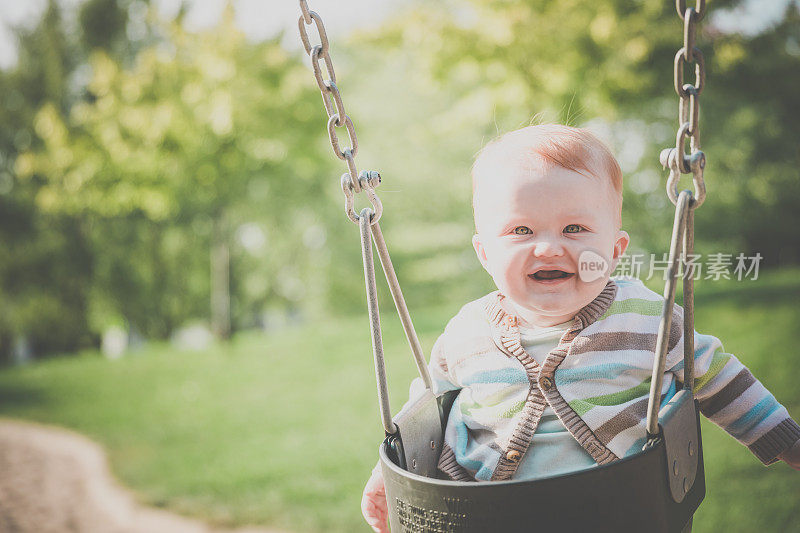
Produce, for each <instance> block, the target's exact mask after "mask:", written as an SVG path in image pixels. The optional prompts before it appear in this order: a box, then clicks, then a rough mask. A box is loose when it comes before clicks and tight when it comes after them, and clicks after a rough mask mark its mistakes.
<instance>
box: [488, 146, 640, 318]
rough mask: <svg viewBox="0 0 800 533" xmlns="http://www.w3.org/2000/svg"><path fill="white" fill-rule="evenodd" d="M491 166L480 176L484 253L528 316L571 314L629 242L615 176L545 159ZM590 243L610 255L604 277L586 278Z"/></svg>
mask: <svg viewBox="0 0 800 533" xmlns="http://www.w3.org/2000/svg"><path fill="white" fill-rule="evenodd" d="M484 172H486V170H484ZM491 172H496V173H497V174H496V176H476V178H477V179H476V189H475V224H476V227H477V231H478V233H477V234H476V235H475V236H474V237H473V245H474V247H475V251H476V253H477V254H478V259H479V260H480V262H481V264H482V265H483V267H484V268H485V269H486V271H487V272H488V273H489V274H490V275H491V276H492V279H494V282H495V284H496V285H497V288H498V289H500V292H501V293H502V294H504V295H505V296H506V298H507V299H508V303H509V304H510V306H511V307H512V309H509V310H510V311H512V312H513V313H514V314H516V315H518V316H519V317H520V318H521V319H523V321H525V322H528V323H529V324H531V325H537V326H549V325H553V324H559V323H561V322H565V321H567V320H569V319H570V318H572V317H573V316H575V314H576V313H577V312H578V311H579V310H580V309H581V308H583V307H584V306H586V305H587V304H588V303H589V302H591V301H592V300H594V299H595V298H596V297H597V295H598V294H600V292H601V291H602V290H603V288H604V287H605V285H606V283H607V281H608V278H609V276H610V272H611V271H612V270H613V269H614V267H615V266H616V262H617V258H618V257H619V256H620V255H622V253H623V252H624V251H625V248H626V247H627V246H628V242H629V238H628V234H627V233H626V232H624V231H621V230H619V229H618V220H619V204H618V200H617V199H615V194H614V191H613V188H612V186H611V184H610V183H609V182H608V180H606V179H604V178H603V177H599V178H598V177H587V176H584V175H582V174H579V173H577V172H575V171H572V170H567V169H565V168H561V167H556V166H544V167H543V166H542V165H541V164H540V163H539V162H534V163H531V164H524V163H503V164H499V165H494V166H493V167H492V169H491ZM584 251H592V252H594V253H596V254H599V255H601V256H602V257H603V258H605V260H606V261H607V262H608V264H609V268H608V269H607V270H606V271H605V272H604V274H603V275H602V276H600V277H599V278H596V279H592V280H591V281H588V278H589V277H588V276H584V277H585V278H587V281H582V280H581V276H580V275H579V270H578V267H579V257H580V255H581V253H582V252H584Z"/></svg>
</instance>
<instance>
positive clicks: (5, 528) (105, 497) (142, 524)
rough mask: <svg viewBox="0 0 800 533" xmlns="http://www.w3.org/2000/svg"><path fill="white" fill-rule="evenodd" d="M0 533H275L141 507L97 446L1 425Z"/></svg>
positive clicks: (34, 428) (38, 429)
mask: <svg viewBox="0 0 800 533" xmlns="http://www.w3.org/2000/svg"><path fill="white" fill-rule="evenodd" d="M0 532H1V533H65V532H73V533H96V532H97V533H99V532H102V533H278V532H276V531H274V530H267V529H260V528H246V529H237V530H235V531H230V530H220V529H215V528H212V527H210V526H208V525H206V524H204V523H202V522H200V521H198V520H193V519H189V518H184V517H182V516H178V515H176V514H172V513H169V512H166V511H162V510H159V509H153V508H149V507H144V506H142V505H140V504H139V503H137V502H136V501H135V499H134V498H133V496H132V494H131V493H130V492H129V491H127V490H126V489H124V488H122V487H121V486H120V485H119V484H118V483H117V482H116V481H115V480H114V479H113V477H112V476H111V474H110V472H109V469H108V464H107V461H106V456H105V454H104V452H103V450H102V448H100V446H98V445H97V444H95V443H94V442H92V441H90V440H89V439H87V438H85V437H82V436H81V435H78V434H76V433H72V432H69V431H66V430H63V429H57V428H52V427H47V426H40V425H35V424H28V423H23V422H17V421H11V420H5V419H4V420H0Z"/></svg>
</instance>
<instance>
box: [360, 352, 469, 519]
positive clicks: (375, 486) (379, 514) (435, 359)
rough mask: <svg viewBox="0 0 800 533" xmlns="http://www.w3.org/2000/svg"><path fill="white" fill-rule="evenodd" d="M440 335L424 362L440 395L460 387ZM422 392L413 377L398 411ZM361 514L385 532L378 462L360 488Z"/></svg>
mask: <svg viewBox="0 0 800 533" xmlns="http://www.w3.org/2000/svg"><path fill="white" fill-rule="evenodd" d="M443 344H444V343H443V342H442V337H439V340H437V341H436V344H435V345H434V346H433V352H432V353H431V362H430V363H429V364H428V370H429V371H430V374H431V382H432V385H433V393H434V395H436V396H441V395H442V394H444V393H445V392H447V391H450V390H456V389H459V388H460V386H459V385H457V384H456V383H455V382H454V378H453V377H452V376H451V375H450V372H449V367H448V365H447V361H446V359H445V355H444V349H443ZM424 391H425V385H424V383H423V382H422V379H421V378H416V379H414V381H412V382H411V386H410V390H409V394H408V395H409V400H408V401H407V402H406V403H405V405H403V407H402V408H401V409H400V412H402V411H403V410H404V409H405V408H406V407H408V406H410V405H411V404H412V403H413V402H414V400H415V399H416V398H417V397H418V396H419V395H421V394H422V393H423V392H424ZM361 514H362V515H363V516H364V519H365V520H366V521H367V524H369V526H370V527H371V528H372V530H373V531H376V532H378V533H389V527H388V526H387V523H386V522H387V520H388V518H389V509H388V505H387V504H386V489H385V487H384V484H383V474H382V473H381V465H380V461H379V462H378V464H376V465H375V468H373V469H372V474H371V475H370V478H369V480H367V484H366V486H365V487H364V493H363V494H362V495H361Z"/></svg>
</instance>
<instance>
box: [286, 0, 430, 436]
mask: <svg viewBox="0 0 800 533" xmlns="http://www.w3.org/2000/svg"><path fill="white" fill-rule="evenodd" d="M299 2H300V10H301V12H302V15H301V16H300V18H299V20H298V27H299V29H300V39H301V40H302V42H303V47H304V48H305V50H306V53H307V54H308V55H309V57H310V58H311V66H312V68H313V69H314V78H315V79H316V81H317V85H318V86H319V89H320V92H321V93H322V102H323V104H324V106H325V111H326V113H327V114H328V126H327V129H328V138H329V139H330V142H331V147H332V148H333V153H334V154H335V155H336V157H338V158H339V159H342V160H344V161H345V163H346V164H347V170H348V171H347V172H345V173H344V174H342V178H341V186H342V192H343V193H344V196H345V213H346V214H347V217H348V218H349V219H350V220H351V221H353V222H354V223H356V224H358V225H359V229H360V233H361V255H362V259H363V263H364V282H365V285H366V290H367V309H368V311H369V317H370V331H371V333H372V352H373V356H374V360H375V376H376V379H377V384H378V403H379V409H380V413H381V422H382V424H383V428H384V430H385V431H386V433H387V434H394V433H395V432H396V431H397V426H395V424H394V422H392V418H391V409H390V407H389V393H388V385H387V380H386V367H385V362H384V354H383V340H382V336H381V324H380V311H379V309H378V290H377V286H376V283H375V264H374V260H373V255H372V242H371V241H370V236H371V237H372V240H374V241H375V246H376V247H377V249H378V257H379V259H380V262H381V266H382V267H383V272H384V275H385V276H386V281H387V284H388V285H389V291H390V292H391V294H392V300H393V301H394V304H395V307H396V308H397V314H398V315H399V316H400V322H401V323H402V325H403V331H404V332H405V334H406V339H407V340H408V344H409V346H410V347H411V352H412V354H413V356H414V362H415V363H416V365H417V371H418V372H419V375H420V377H421V378H422V381H423V383H424V385H425V388H427V389H428V390H431V389H432V387H433V383H432V381H431V377H430V373H429V371H428V367H427V363H426V361H425V356H424V354H423V353H422V346H421V345H420V342H419V338H418V337H417V333H416V331H415V330H414V324H413V323H412V321H411V315H410V313H409V312H408V307H407V306H406V302H405V298H404V297H403V292H402V290H401V289H400V283H399V282H398V280H397V275H396V273H395V270H394V266H393V265H392V260H391V258H390V257H389V250H388V248H387V246H386V241H385V240H384V238H383V233H382V232H381V227H380V224H379V223H378V221H379V220H380V218H381V215H382V214H383V205H382V204H381V201H380V198H378V195H377V194H375V188H376V187H377V186H378V185H379V184H380V182H381V177H380V174H378V173H377V172H375V171H366V170H364V171H362V172H361V173H358V171H357V169H356V164H355V156H356V153H357V152H358V139H357V138H356V132H355V126H354V125H353V121H352V120H351V119H350V117H349V116H348V115H347V114H346V113H345V109H344V102H343V101H342V95H341V94H340V92H339V88H338V87H337V86H336V74H335V72H334V70H333V62H332V61H331V57H330V53H329V48H330V43H329V41H328V35H327V33H326V32H325V26H324V25H323V24H322V18H321V17H320V16H319V15H318V14H317V13H316V12H314V11H310V10H309V9H308V2H307V0H299ZM310 25H314V26H315V27H316V28H317V34H318V36H319V41H320V44H317V45H313V46H312V44H311V40H310V39H309V36H308V31H307V30H306V26H310ZM322 63H324V64H325V69H326V70H327V72H328V79H327V80H326V79H324V78H323V74H322ZM342 117H344V118H342ZM342 126H344V127H345V128H346V129H347V135H348V137H349V140H350V147H346V148H344V149H342V148H341V146H340V144H339V138H338V136H337V135H336V128H337V127H342ZM362 191H363V192H364V193H366V195H367V198H368V199H369V201H370V203H371V204H372V209H370V208H368V207H365V208H364V209H362V210H361V213H360V214H356V212H355V208H354V196H355V193H359V192H362Z"/></svg>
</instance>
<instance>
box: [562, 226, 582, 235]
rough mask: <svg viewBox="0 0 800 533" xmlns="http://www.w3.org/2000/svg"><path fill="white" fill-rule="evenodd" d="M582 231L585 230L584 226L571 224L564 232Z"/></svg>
mask: <svg viewBox="0 0 800 533" xmlns="http://www.w3.org/2000/svg"><path fill="white" fill-rule="evenodd" d="M581 231H583V228H582V227H581V226H579V225H578V224H569V225H568V226H567V227H566V228H564V233H579V232H581Z"/></svg>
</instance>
